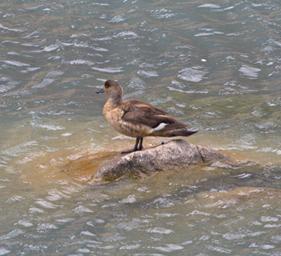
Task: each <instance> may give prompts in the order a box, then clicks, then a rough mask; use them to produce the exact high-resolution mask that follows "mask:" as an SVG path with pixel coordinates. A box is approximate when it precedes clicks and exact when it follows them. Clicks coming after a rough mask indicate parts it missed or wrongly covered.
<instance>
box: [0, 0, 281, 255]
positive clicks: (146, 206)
mask: <svg viewBox="0 0 281 256" xmlns="http://www.w3.org/2000/svg"><path fill="white" fill-rule="evenodd" d="M280 15H281V3H279V1H274V0H266V1H262V2H261V1H248V0H241V1H230V0H216V1H213V2H208V1H206V0H200V1H192V0H188V1H181V0H176V1H173V3H171V1H168V0H163V1H155V0H153V1H138V0H131V1H130V0H123V1H113V0H111V1H110V0H108V1H99V2H98V1H90V0H80V1H78V0H71V1H66V0H61V1H39V0H38V1H37V0H29V1H27V0H21V1H16V0H11V1H1V3H0V74H1V75H0V130H1V133H0V171H1V175H0V192H1V193H0V203H1V209H0V213H1V214H0V255H138V256H140V255H151V256H152V255H198V256H199V255H200V256H205V255H281V253H280V252H281V236H280V226H281V203H280V202H281V200H280V199H281V198H280V197H281V181H280V180H281V176H280V175H281V174H280V173H281V169H280V168H281V161H280V156H281V139H280V135H281V129H280V128H281V111H280V110H281V85H280V78H281V75H280V69H281V51H280V49H281V39H280V31H281V30H280V28H281V20H280V17H281V16H280ZM106 79H115V80H118V81H119V82H120V83H121V84H122V85H123V87H124V90H125V92H126V97H131V98H134V97H135V98H139V99H143V100H146V101H149V102H151V103H153V104H154V105H157V106H158V107H161V108H165V109H167V111H168V112H170V113H171V114H173V115H175V116H178V117H179V118H180V119H181V120H183V121H186V122H189V123H190V124H191V125H192V126H194V127H196V128H199V129H200V133H199V134H198V135H196V136H193V137H191V138H190V139H189V140H190V141H191V142H193V143H200V144H204V145H209V146H213V147H216V148H218V149H222V150H228V151H230V152H231V154H232V155H233V156H235V157H237V158H243V159H249V160H255V161H257V162H259V163H260V164H261V165H264V166H265V167H255V168H248V169H242V170H221V169H214V168H207V167H205V168H198V169H195V168H194V169H192V170H178V171H173V172H168V173H165V174H163V173H159V174H157V175H155V176H153V177H150V178H144V179H141V180H122V181H119V182H116V183H114V184H110V185H100V186H91V185H89V184H87V183H86V182H85V180H86V178H87V177H86V176H87V175H88V173H87V172H86V171H85V172H83V171H84V170H81V172H79V173H78V174H76V173H75V174H73V173H72V174H71V175H69V173H68V172H64V171H62V170H63V168H62V166H65V165H67V164H68V163H69V162H71V161H75V159H78V158H79V157H81V156H85V155H87V154H91V153H93V152H97V151H100V150H102V151H107V150H115V151H117V150H121V148H124V147H128V146H130V145H131V144H132V143H133V141H131V140H128V139H127V138H124V137H123V136H119V134H118V133H116V132H114V131H113V130H112V129H111V128H110V127H109V126H108V124H107V123H106V122H105V121H104V119H103V117H102V116H101V110H102V104H103V98H102V97H100V96H99V95H96V94H95V91H96V89H97V88H99V87H100V86H102V84H103V81H104V80H106ZM145 143H146V144H145V145H146V146H148V144H150V143H153V141H149V142H148V141H146V142H145Z"/></svg>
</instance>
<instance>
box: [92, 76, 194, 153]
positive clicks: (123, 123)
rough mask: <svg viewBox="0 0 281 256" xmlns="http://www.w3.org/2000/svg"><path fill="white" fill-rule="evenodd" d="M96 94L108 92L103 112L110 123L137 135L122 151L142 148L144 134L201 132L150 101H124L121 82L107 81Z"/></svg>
mask: <svg viewBox="0 0 281 256" xmlns="http://www.w3.org/2000/svg"><path fill="white" fill-rule="evenodd" d="M96 93H98V94H100V93H105V98H106V100H105V104H104V106H103V115H104V117H105V119H106V120H107V121H108V123H109V124H110V125H111V126H112V127H113V128H114V129H115V130H116V131H118V132H119V133H122V134H124V135H126V136H129V137H134V138H136V142H135V146H134V148H133V149H131V150H127V151H122V153H131V152H134V151H140V150H142V149H143V140H144V137H148V136H156V137H175V136H185V137H187V136H190V135H192V134H195V133H197V132H198V130H195V129H191V128H189V126H188V125H186V124H185V123H183V122H181V121H178V120H176V118H175V117H173V116H171V115H169V114H168V113H167V112H166V111H164V110H162V109H160V108H157V107H155V106H153V105H151V104H149V103H146V102H142V101H139V100H123V89H122V87H121V86H120V85H119V83H118V82H117V81H114V80H107V81H105V83H104V86H103V88H102V89H99V90H98V91H97V92H96Z"/></svg>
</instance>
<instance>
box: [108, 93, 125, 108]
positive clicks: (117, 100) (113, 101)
mask: <svg viewBox="0 0 281 256" xmlns="http://www.w3.org/2000/svg"><path fill="white" fill-rule="evenodd" d="M121 102H122V96H121V95H120V96H119V95H118V96H115V97H109V98H108V99H107V100H106V105H108V106H110V107H111V108H115V107H117V106H118V105H120V104H121Z"/></svg>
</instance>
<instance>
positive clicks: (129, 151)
mask: <svg viewBox="0 0 281 256" xmlns="http://www.w3.org/2000/svg"><path fill="white" fill-rule="evenodd" d="M140 142H141V148H142V137H137V138H136V144H135V146H134V148H133V149H131V150H127V151H122V152H121V153H122V154H129V153H132V152H135V151H138V150H141V149H140V146H139V143H140Z"/></svg>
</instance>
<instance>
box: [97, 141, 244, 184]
mask: <svg viewBox="0 0 281 256" xmlns="http://www.w3.org/2000/svg"><path fill="white" fill-rule="evenodd" d="M199 164H206V165H210V166H216V167H227V168H236V167H239V166H240V165H241V163H239V162H237V161H234V160H232V159H231V158H229V157H227V156H225V155H223V154H222V153H220V152H218V151H216V150H214V149H211V148H208V147H203V146H196V145H193V144H189V143H188V142H186V141H185V140H181V139H178V140H171V141H169V142H168V143H166V144H162V145H159V146H156V147H153V148H148V149H146V150H143V151H136V152H133V153H130V154H127V155H117V156H114V157H113V158H111V159H106V160H105V161H102V162H101V163H100V165H99V167H98V168H97V171H96V172H95V174H94V175H93V176H92V182H100V181H112V180H115V179H118V178H121V177H122V176H124V175H128V176H140V175H143V174H152V173H154V172H157V171H165V170H171V169H182V168H187V167H189V166H190V165H199Z"/></svg>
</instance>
